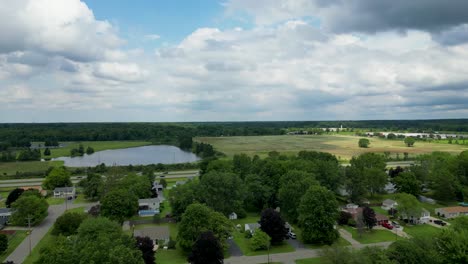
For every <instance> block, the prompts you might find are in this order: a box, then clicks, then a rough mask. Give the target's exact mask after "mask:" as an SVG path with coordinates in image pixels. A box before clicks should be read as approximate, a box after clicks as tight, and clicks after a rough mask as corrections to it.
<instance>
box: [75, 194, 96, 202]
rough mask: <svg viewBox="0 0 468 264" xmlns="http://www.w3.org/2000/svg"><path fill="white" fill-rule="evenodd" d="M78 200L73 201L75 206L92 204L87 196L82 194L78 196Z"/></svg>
mask: <svg viewBox="0 0 468 264" xmlns="http://www.w3.org/2000/svg"><path fill="white" fill-rule="evenodd" d="M77 196H78V197H76V199H74V200H73V203H74V204H85V203H92V202H91V201H89V200H88V199H86V198H85V195H84V194H82V193H80V194H78V195H77Z"/></svg>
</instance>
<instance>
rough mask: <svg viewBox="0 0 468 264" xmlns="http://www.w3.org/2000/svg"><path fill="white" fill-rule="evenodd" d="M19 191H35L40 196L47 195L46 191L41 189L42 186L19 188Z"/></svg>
mask: <svg viewBox="0 0 468 264" xmlns="http://www.w3.org/2000/svg"><path fill="white" fill-rule="evenodd" d="M20 189H22V190H24V191H28V190H37V191H38V192H39V193H40V194H41V195H42V196H46V195H47V191H46V190H44V189H42V186H27V187H20Z"/></svg>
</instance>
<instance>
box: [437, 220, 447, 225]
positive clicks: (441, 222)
mask: <svg viewBox="0 0 468 264" xmlns="http://www.w3.org/2000/svg"><path fill="white" fill-rule="evenodd" d="M434 224H436V225H440V226H446V225H447V223H445V222H444V221H442V220H434Z"/></svg>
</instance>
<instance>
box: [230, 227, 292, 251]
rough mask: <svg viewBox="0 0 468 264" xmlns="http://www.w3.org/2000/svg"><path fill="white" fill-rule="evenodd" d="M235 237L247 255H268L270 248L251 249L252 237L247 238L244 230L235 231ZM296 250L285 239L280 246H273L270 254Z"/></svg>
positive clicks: (235, 240)
mask: <svg viewBox="0 0 468 264" xmlns="http://www.w3.org/2000/svg"><path fill="white" fill-rule="evenodd" d="M233 237H234V238H233V239H234V242H236V244H237V245H238V246H239V248H240V249H241V251H242V253H243V254H244V255H245V256H258V255H266V254H268V250H258V251H253V250H251V249H250V239H248V238H245V235H244V233H243V232H239V231H235V232H234V234H233ZM293 251H295V250H294V248H293V247H292V246H291V245H289V244H288V243H287V242H286V241H284V242H283V243H282V244H281V245H278V246H276V245H275V246H272V247H271V248H270V250H269V253H270V254H276V253H286V252H293Z"/></svg>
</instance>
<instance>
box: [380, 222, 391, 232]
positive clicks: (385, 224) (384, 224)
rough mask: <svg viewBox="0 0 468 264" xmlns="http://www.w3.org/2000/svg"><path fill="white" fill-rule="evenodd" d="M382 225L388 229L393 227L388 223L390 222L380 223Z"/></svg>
mask: <svg viewBox="0 0 468 264" xmlns="http://www.w3.org/2000/svg"><path fill="white" fill-rule="evenodd" d="M382 226H383V227H385V228H387V229H390V230H392V229H393V226H392V224H390V223H382Z"/></svg>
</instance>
